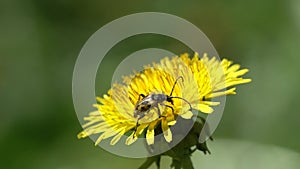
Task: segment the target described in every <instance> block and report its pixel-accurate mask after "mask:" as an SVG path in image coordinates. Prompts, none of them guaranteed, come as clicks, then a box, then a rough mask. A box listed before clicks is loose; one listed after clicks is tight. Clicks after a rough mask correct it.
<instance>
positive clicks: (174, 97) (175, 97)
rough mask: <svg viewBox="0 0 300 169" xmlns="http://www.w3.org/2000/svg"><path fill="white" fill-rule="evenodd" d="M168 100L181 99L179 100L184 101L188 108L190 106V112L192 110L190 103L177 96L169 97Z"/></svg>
mask: <svg viewBox="0 0 300 169" xmlns="http://www.w3.org/2000/svg"><path fill="white" fill-rule="evenodd" d="M170 98H171V99H181V100H183V101H185V102H186V103H187V104H189V106H190V111H192V110H193V108H192V105H191V103H190V102H188V101H187V100H186V99H184V98H182V97H177V96H171V97H170Z"/></svg>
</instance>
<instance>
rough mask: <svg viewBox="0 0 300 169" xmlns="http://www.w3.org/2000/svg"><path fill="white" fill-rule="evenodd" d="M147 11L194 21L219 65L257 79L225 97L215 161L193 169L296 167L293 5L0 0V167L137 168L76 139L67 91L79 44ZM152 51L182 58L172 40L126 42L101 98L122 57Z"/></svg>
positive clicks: (106, 74)
mask: <svg viewBox="0 0 300 169" xmlns="http://www.w3.org/2000/svg"><path fill="white" fill-rule="evenodd" d="M146 11H155V12H165V13H170V14H174V15H177V16H179V17H182V18H184V19H186V20H188V21H190V22H192V23H193V24H195V25H196V26H197V27H199V28H200V29H201V30H202V31H203V32H204V33H205V34H206V35H207V36H208V37H209V39H210V40H211V41H212V43H213V44H214V46H215V48H216V49H217V51H218V53H219V55H220V57H221V58H224V57H226V58H228V59H231V60H234V61H235V62H237V63H240V64H241V65H242V66H243V67H247V68H249V69H250V70H251V72H250V73H249V74H248V75H247V77H250V78H252V79H253V82H252V83H251V84H247V85H243V86H239V87H238V94H237V95H236V96H230V97H227V103H226V107H225V112H224V116H223V119H222V121H221V123H220V124H219V127H218V129H217V130H216V132H215V133H214V137H215V141H214V142H210V143H209V146H210V147H211V149H212V152H213V154H212V155H210V156H204V155H200V154H199V159H201V161H202V162H203V163H200V164H197V166H195V168H197V169H198V168H204V167H201V165H202V164H203V166H206V168H222V167H223V168H226V167H225V166H231V167H228V168H259V167H261V168H264V169H267V168H272V169H274V168H276V167H277V168H281V167H280V166H281V165H283V166H285V167H286V168H298V167H299V166H300V163H299V161H300V160H299V159H300V157H299V152H300V143H299V142H300V135H299V131H298V130H299V129H300V122H299V119H300V112H299V110H298V105H299V94H300V90H299V86H300V79H299V75H298V74H299V63H300V56H299V44H300V31H299V30H300V1H298V0H285V1H282V0H264V1H260V0H251V1H239V0H228V1H222V2H221V1H209V2H208V1H207V2H201V1H190V2H183V1H179V0H172V1H171V0H165V1H157V0H151V1H150V0H145V1H137V0H134V1H128V2H125V1H119V2H118V1H105V2H101V1H73V0H45V1H41V0H27V1H22V0H1V1H0V21H1V22H0V96H1V97H0V105H1V107H0V111H1V114H0V152H1V154H0V168H6V169H14V168H16V169H19V168H29V169H79V168H87V169H102V168H103V169H104V168H112V169H115V168H137V167H138V166H139V165H140V164H141V163H142V162H143V160H144V159H127V158H122V157H118V156H115V155H112V154H110V153H108V152H105V151H103V150H102V149H100V148H99V147H95V146H94V145H93V142H92V141H91V140H90V139H84V140H77V138H76V135H77V133H78V132H79V131H81V126H80V124H79V122H78V119H77V117H76V113H75V111H74V108H73V103H72V92H71V87H72V71H73V67H74V64H75V61H76V58H77V56H78V54H79V52H80V49H81V47H82V46H83V45H84V43H85V41H86V40H87V39H88V38H89V37H90V36H91V35H92V34H93V33H94V32H95V31H96V30H98V29H99V28H100V27H101V26H103V25H105V24H106V23H108V22H110V21H112V20H114V19H117V18H119V17H122V16H124V15H128V14H132V13H136V12H146ZM150 47H157V48H163V49H166V50H170V51H172V52H174V53H177V54H180V53H182V52H185V51H186V48H185V47H184V46H183V45H182V44H180V43H179V42H178V41H175V40H174V39H171V38H167V37H162V36H158V35H141V36H136V37H132V38H129V39H126V40H124V41H122V42H121V43H119V44H118V45H116V46H115V47H114V48H113V49H112V50H111V51H110V52H109V53H108V55H110V56H109V57H106V58H109V59H104V62H105V64H103V66H101V68H102V69H101V70H99V75H98V76H97V88H96V93H97V94H98V95H102V94H103V93H105V91H106V90H107V89H108V88H109V87H110V79H111V76H112V74H113V70H114V68H115V67H116V66H117V65H118V63H119V62H120V61H121V60H122V58H124V57H126V56H127V55H129V54H130V53H132V52H134V51H136V50H140V49H144V48H150ZM274 152H275V153H274ZM197 157H198V156H197ZM242 157H243V160H241V158H242ZM196 161H197V160H196ZM229 164H230V165H229ZM231 164H232V165H231ZM287 164H290V165H287ZM168 165H169V164H165V166H168ZM241 166H242V167H241Z"/></svg>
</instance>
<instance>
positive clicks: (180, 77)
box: [170, 76, 184, 96]
mask: <svg viewBox="0 0 300 169" xmlns="http://www.w3.org/2000/svg"><path fill="white" fill-rule="evenodd" d="M179 79H182V82H183V81H184V80H183V77H182V76H179V77H178V78H177V79H176V81H175V83H174V85H173V87H172V90H171V93H170V96H172V93H173V91H174V89H175V85H176V83H177V82H178V80H179Z"/></svg>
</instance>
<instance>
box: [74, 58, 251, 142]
mask: <svg viewBox="0 0 300 169" xmlns="http://www.w3.org/2000/svg"><path fill="white" fill-rule="evenodd" d="M247 72H248V69H240V65H238V64H232V62H231V61H228V60H227V59H223V60H222V61H221V62H220V61H219V60H217V59H216V58H215V57H213V58H211V59H209V58H208V57H207V55H206V54H204V55H203V57H202V58H199V56H198V54H197V53H195V55H194V57H192V58H189V55H188V54H183V55H181V56H180V57H178V56H175V57H173V58H164V59H162V60H161V61H160V63H153V64H152V65H148V66H145V67H144V70H143V71H142V72H140V73H136V74H134V75H129V76H125V77H124V84H119V83H116V84H114V85H113V87H112V88H111V89H110V90H109V91H108V93H107V94H105V95H104V96H103V97H97V101H98V102H99V103H98V104H95V105H94V107H95V108H96V109H97V110H96V111H94V112H91V113H89V116H87V117H85V118H84V120H85V121H87V122H86V123H85V124H84V125H83V128H84V130H83V131H82V132H80V133H79V134H78V138H85V137H87V136H90V135H94V134H100V136H99V137H98V139H97V141H96V142H95V145H97V144H99V143H100V142H101V141H102V140H103V139H107V138H110V137H113V138H112V139H111V142H110V144H111V145H114V144H116V143H117V142H118V141H119V140H120V138H121V137H122V136H123V135H125V134H126V133H129V134H130V136H128V138H127V140H126V144H127V145H129V144H132V143H133V142H135V141H136V140H137V139H138V137H139V136H140V135H141V134H142V133H143V132H145V134H146V135H145V137H146V140H147V143H148V144H149V145H151V144H153V143H154V136H155V135H156V134H157V133H155V128H156V127H158V126H160V127H161V129H162V132H163V135H164V138H165V140H166V141H167V142H171V141H172V132H171V130H170V128H169V127H170V126H172V125H175V124H176V119H177V117H178V116H179V117H182V118H184V119H191V118H192V117H193V115H194V114H193V113H192V112H191V107H192V109H195V110H198V111H200V112H202V113H206V114H208V113H212V112H213V106H217V105H218V104H219V102H214V101H212V100H211V99H212V98H215V97H220V96H224V95H230V94H235V90H236V88H235V87H234V86H235V85H238V84H243V83H249V82H250V81H251V79H243V78H242V77H240V76H242V75H244V74H245V73H247ZM179 77H182V79H183V80H180V79H179ZM176 80H177V81H176ZM175 82H177V83H175ZM159 94H162V95H160V96H161V97H163V96H166V97H169V99H168V100H167V99H166V98H164V100H163V101H161V102H155V101H154V100H153V98H152V97H147V96H154V95H155V96H158V95H159ZM171 94H172V98H171V97H170V96H171ZM141 96H144V97H145V98H141ZM146 98H147V99H149V100H147V103H148V101H152V102H151V103H148V105H150V107H148V108H147V109H146V110H147V111H144V109H140V108H141V107H139V105H140V104H142V103H141V102H142V101H143V103H144V101H145V99H146ZM151 98H152V99H151ZM170 98H171V99H170ZM170 100H171V101H170ZM153 101H154V102H153ZM156 103H157V104H156ZM136 111H138V113H140V114H141V116H139V117H136V116H135V112H136ZM130 132H131V133H130Z"/></svg>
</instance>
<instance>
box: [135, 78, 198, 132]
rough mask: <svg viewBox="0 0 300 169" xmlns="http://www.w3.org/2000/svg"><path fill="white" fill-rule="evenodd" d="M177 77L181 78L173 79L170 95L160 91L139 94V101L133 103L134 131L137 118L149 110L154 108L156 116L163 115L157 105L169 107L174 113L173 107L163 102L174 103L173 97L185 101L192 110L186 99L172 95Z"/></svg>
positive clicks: (137, 124)
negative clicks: (157, 92)
mask: <svg viewBox="0 0 300 169" xmlns="http://www.w3.org/2000/svg"><path fill="white" fill-rule="evenodd" d="M179 79H182V80H183V77H182V76H180V77H178V78H177V79H176V81H175V83H174V85H173V87H172V90H171V93H170V95H166V94H164V93H160V94H156V93H152V94H149V95H147V96H145V95H144V94H140V95H139V99H138V100H139V101H138V103H137V104H136V105H135V109H134V114H133V115H134V117H135V118H137V123H136V127H135V131H136V129H137V127H138V126H139V123H138V122H139V120H140V119H142V118H143V117H145V116H146V115H147V114H148V113H149V112H150V110H152V109H154V108H156V109H157V113H158V116H159V117H163V116H162V115H161V111H160V108H159V105H161V106H165V107H168V108H170V109H171V110H172V112H173V113H174V109H173V107H172V106H169V105H166V104H164V103H165V102H169V103H171V104H172V105H173V104H174V103H173V99H181V100H183V101H185V102H186V103H188V104H189V106H190V110H192V106H191V104H190V103H189V102H188V101H187V100H186V99H184V98H182V97H177V96H172V93H173V91H174V88H175V85H176V83H177V82H178V80H179ZM141 97H142V100H140V99H141Z"/></svg>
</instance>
